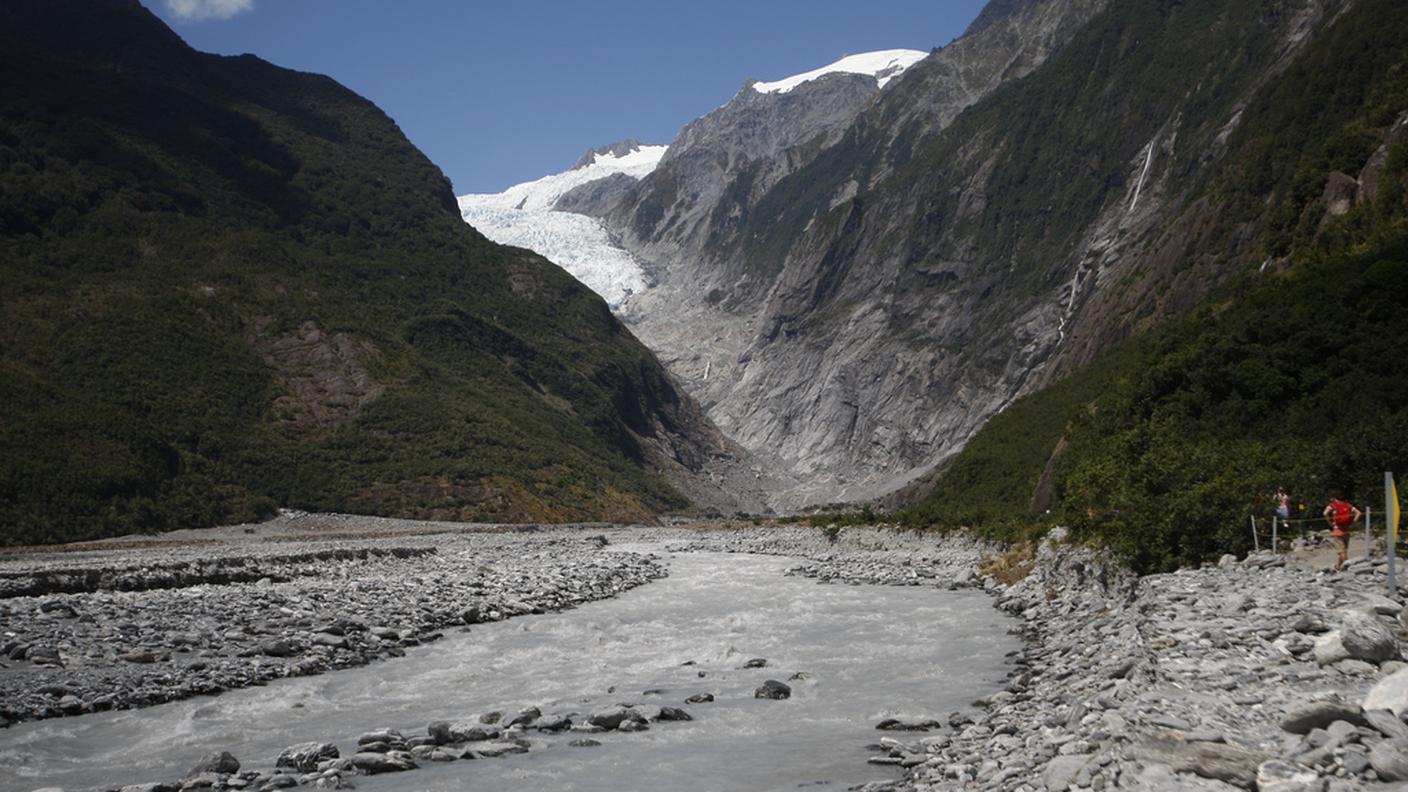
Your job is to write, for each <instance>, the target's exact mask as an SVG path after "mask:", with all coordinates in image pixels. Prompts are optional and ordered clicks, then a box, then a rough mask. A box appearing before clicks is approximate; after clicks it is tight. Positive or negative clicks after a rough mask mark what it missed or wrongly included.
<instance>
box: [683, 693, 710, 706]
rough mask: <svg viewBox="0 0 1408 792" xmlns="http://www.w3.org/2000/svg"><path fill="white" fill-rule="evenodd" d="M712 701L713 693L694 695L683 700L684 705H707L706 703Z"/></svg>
mask: <svg viewBox="0 0 1408 792" xmlns="http://www.w3.org/2000/svg"><path fill="white" fill-rule="evenodd" d="M713 700H714V694H713V693H695V694H694V695H693V696H690V697H689V698H687V699H685V700H684V703H686V704H705V703H708V702H710V701H713Z"/></svg>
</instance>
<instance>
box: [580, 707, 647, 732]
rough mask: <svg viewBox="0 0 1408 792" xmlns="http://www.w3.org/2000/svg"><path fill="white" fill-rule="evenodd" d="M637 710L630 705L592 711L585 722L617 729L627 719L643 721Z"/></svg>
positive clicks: (604, 727)
mask: <svg viewBox="0 0 1408 792" xmlns="http://www.w3.org/2000/svg"><path fill="white" fill-rule="evenodd" d="M643 720H645V718H643V717H641V715H640V713H639V712H636V711H635V710H633V709H631V708H630V707H611V708H610V709H604V710H601V711H600V712H593V713H592V714H591V716H590V717H588V718H587V723H589V724H591V725H592V726H599V727H601V728H603V729H619V728H621V724H623V723H625V722H627V721H643Z"/></svg>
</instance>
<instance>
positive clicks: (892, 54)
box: [753, 49, 929, 93]
mask: <svg viewBox="0 0 1408 792" xmlns="http://www.w3.org/2000/svg"><path fill="white" fill-rule="evenodd" d="M928 55H929V53H927V52H921V51H920V50H911V49H892V50H878V51H876V52H862V53H860V54H858V55H846V56H844V57H842V58H841V59H840V60H838V61H836V62H835V63H831V64H828V65H826V66H822V67H821V68H820V69H813V70H812V71H809V72H803V73H802V74H796V75H793V76H791V77H786V78H784V79H781V80H777V81H775V82H755V83H753V90H755V91H757V92H758V93H787V92H788V91H791V90H792V89H793V88H796V87H797V86H799V85H801V84H802V83H805V82H811V81H812V80H815V79H817V78H818V77H825V76H826V75H828V74H841V73H845V74H864V75H870V76H872V77H874V78H875V82H876V85H877V87H879V88H884V87H885V84H886V83H888V82H889V81H890V80H893V79H894V78H896V77H898V76H900V74H902V73H903V72H904V71H905V69H908V68H909V67H910V66H913V65H914V64H916V63H918V62H919V61H921V60H923V59H924V58H926V57H928Z"/></svg>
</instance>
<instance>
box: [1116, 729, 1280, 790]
mask: <svg viewBox="0 0 1408 792" xmlns="http://www.w3.org/2000/svg"><path fill="white" fill-rule="evenodd" d="M1134 755H1135V757H1136V758H1138V759H1140V760H1142V761H1145V762H1152V763H1157V764H1164V765H1168V766H1169V767H1171V768H1173V769H1174V770H1176V771H1178V772H1180V773H1193V774H1194V775H1199V776H1202V777H1203V778H1211V779H1214V780H1217V781H1226V782H1227V783H1229V784H1232V785H1234V786H1239V787H1242V788H1243V789H1254V788H1255V785H1256V777H1257V770H1258V768H1260V767H1261V764H1262V763H1263V762H1265V761H1267V760H1268V759H1270V758H1271V757H1269V756H1267V755H1266V754H1264V753H1262V752H1260V751H1253V750H1251V749H1248V748H1243V747H1241V746H1239V745H1230V744H1227V743H1212V742H1195V743H1190V742H1184V741H1182V740H1179V739H1176V738H1172V737H1168V738H1155V739H1152V740H1146V741H1145V742H1143V743H1141V744H1140V745H1139V746H1137V747H1136V748H1135V751H1134Z"/></svg>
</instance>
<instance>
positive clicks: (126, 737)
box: [0, 553, 1017, 792]
mask: <svg viewBox="0 0 1408 792" xmlns="http://www.w3.org/2000/svg"><path fill="white" fill-rule="evenodd" d="M796 563H797V562H796V561H795V560H791V559H783V558H773V557H764V556H749V555H731V554H730V555H726V554H708V553H697V554H696V553H691V554H679V555H675V556H673V557H672V558H671V560H670V576H669V577H668V578H666V579H663V580H660V581H657V582H654V583H651V584H649V585H647V586H643V587H641V588H638V589H635V590H633V591H630V592H628V593H626V594H625V595H623V596H621V597H618V598H616V599H614V600H609V601H603V602H597V603H593V604H591V605H587V606H584V607H581V608H578V609H576V610H572V611H568V612H565V613H559V614H547V615H541V616H526V617H520V618H517V619H513V620H510V621H507V622H498V623H495V624H484V625H476V626H475V627H474V628H473V629H472V631H470V632H457V631H454V630H451V631H448V632H447V633H446V636H445V638H444V639H442V640H441V641H438V642H436V643H434V644H431V645H428V646H423V647H417V648H415V649H412V650H410V651H408V652H407V655H406V657H404V658H399V659H395V660H390V661H386V662H381V663H376V664H373V665H370V666H366V667H363V668H358V669H351V670H346V671H340V672H337V673H334V674H328V675H324V676H318V677H305V678H298V679H284V680H279V681H277V682H275V683H272V684H269V685H267V686H265V687H257V688H248V689H244V690H236V691H231V692H228V693H225V694H223V695H221V696H218V697H213V698H200V699H192V700H188V701H181V702H174V703H171V704H165V705H162V706H158V707H151V708H148V709H140V710H127V711H122V712H107V713H100V714H95V715H88V716H84V717H78V718H60V719H54V720H47V721H38V722H33V723H24V724H20V725H18V726H15V727H12V728H9V729H5V730H0V789H3V790H25V791H28V790H34V789H39V788H42V787H62V788H64V789H69V790H75V789H86V788H90V787H115V786H120V785H123V784H134V783H140V782H145V781H166V780H172V779H176V778H179V777H181V776H182V775H183V774H184V773H185V771H186V770H187V769H189V768H190V766H191V765H192V764H193V763H194V762H195V761H196V760H198V759H199V758H200V757H201V756H203V755H205V754H206V753H208V752H211V751H217V750H228V751H230V752H231V753H233V754H234V755H235V756H236V757H238V758H239V759H240V760H241V762H243V763H244V765H245V767H246V768H255V769H258V768H267V767H270V766H272V764H273V760H274V758H275V757H276V756H277V755H278V754H279V752H280V751H281V750H282V749H283V748H284V747H286V746H288V745H291V744H294V743H299V742H306V741H311V740H318V741H329V742H335V743H337V744H338V745H339V747H340V748H341V749H342V751H343V754H344V755H347V754H348V753H349V752H350V749H351V748H352V745H353V744H354V743H355V740H356V737H357V736H358V735H359V734H361V733H363V732H366V731H371V730H372V729H375V728H379V727H392V728H399V729H400V730H402V732H403V733H405V734H406V735H407V736H408V737H409V736H411V735H413V734H423V733H424V730H425V725H426V723H428V722H430V721H434V720H442V719H443V720H451V721H454V720H469V719H473V718H475V717H476V716H477V715H478V714H479V713H482V712H486V711H490V710H502V711H505V712H508V713H513V712H516V711H518V710H520V709H522V708H525V707H528V706H538V707H540V708H542V710H543V711H544V712H545V713H550V712H554V711H564V710H575V711H581V712H591V711H593V710H595V709H599V708H605V707H607V706H609V705H611V704H614V703H617V702H635V703H641V704H653V705H657V706H658V705H672V706H677V707H682V708H684V709H685V710H687V711H688V712H689V713H691V714H692V715H693V716H694V718H695V720H693V721H691V722H683V723H660V724H653V725H652V728H651V729H650V730H649V731H645V732H637V733H629V734H625V733H607V734H603V735H592V736H593V737H595V738H596V739H598V740H600V741H601V743H602V745H601V746H600V747H595V748H576V747H569V746H568V744H567V743H568V741H569V740H571V739H576V738H580V737H583V736H587V735H581V734H575V733H571V732H567V733H563V734H561V735H537V734H529V735H528V737H529V738H530V739H531V740H532V741H533V743H534V748H533V750H532V751H531V752H530V753H527V754H522V755H517V756H510V757H505V758H502V759H492V760H479V761H460V762H451V763H445V764H440V763H430V762H424V763H422V765H421V769H419V770H415V771H411V772H407V773H399V774H390V775H382V776H373V777H367V778H359V779H356V785H357V788H358V789H361V790H368V791H374V790H503V789H525V790H538V789H543V790H546V789H552V790H607V789H609V790H613V792H631V790H650V791H651V792H657V791H658V790H661V789H668V790H671V792H696V791H697V792H729V791H732V790H750V791H752V792H759V791H761V790H784V789H787V790H795V789H797V788H798V787H802V786H811V785H820V786H824V787H825V788H828V789H837V790H841V789H845V788H847V787H848V786H851V785H854V784H859V783H864V782H866V781H873V780H883V779H886V778H893V777H895V776H897V775H898V771H897V770H895V769H893V768H886V767H877V766H872V765H867V764H866V761H865V760H866V757H868V756H870V755H873V753H874V752H873V751H871V750H868V749H867V746H868V745H872V744H874V743H876V742H878V740H879V739H880V738H881V737H883V736H886V735H887V734H888V733H887V732H880V731H876V730H875V728H874V726H875V724H876V723H877V722H878V721H880V720H881V719H882V718H886V717H891V716H895V715H915V716H920V715H923V716H945V715H947V713H948V712H950V711H952V710H955V709H960V708H963V707H964V706H966V705H967V704H969V703H970V702H971V701H972V700H973V699H974V698H977V697H979V696H983V695H985V694H987V693H990V692H992V691H993V690H995V689H997V688H998V687H999V686H1000V684H1001V682H1002V680H1003V678H1004V677H1005V674H1006V671H1007V668H1006V666H1005V665H1004V662H1003V655H1004V654H1005V653H1006V652H1008V651H1009V650H1012V649H1014V648H1016V646H1017V642H1016V639H1015V638H1013V637H1011V636H1009V635H1008V634H1007V629H1008V627H1009V626H1010V625H1011V622H1010V621H1008V620H1007V619H1005V618H1004V617H1001V616H1000V615H999V614H998V613H997V612H996V611H995V610H994V609H993V608H992V606H991V602H990V600H989V599H988V598H987V597H986V596H985V595H982V594H979V593H974V592H958V593H955V592H946V591H939V590H937V589H935V588H932V587H913V588H896V587H879V586H845V585H819V584H817V583H816V582H815V581H812V580H808V579H805V578H800V577H785V576H784V575H783V574H782V573H783V571H784V570H786V569H787V568H788V567H789V566H794V565H795V564H796ZM755 657H762V658H767V661H768V665H767V667H766V668H760V669H742V668H741V666H742V665H743V664H744V662H745V661H747V660H749V659H751V658H755ZM691 661H692V663H693V664H691V665H686V663H687V662H691ZM795 672H806V674H807V675H808V678H807V679H804V680H800V681H794V682H790V683H789V684H791V685H792V698H791V699H789V700H786V701H768V700H758V699H754V698H753V697H752V693H753V690H754V688H756V687H757V686H758V685H759V684H761V683H762V682H763V681H764V680H765V679H780V680H787V679H788V678H789V677H791V676H792V675H793V673H795ZM646 691H660V692H659V693H652V694H650V695H646V693H645V692H646ZM695 693H712V694H714V696H715V697H716V700H715V701H714V702H712V703H704V704H685V703H684V699H685V698H686V697H688V696H690V695H692V694H695ZM894 736H898V737H900V738H902V739H908V738H917V737H918V736H920V735H906V734H899V735H894Z"/></svg>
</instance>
